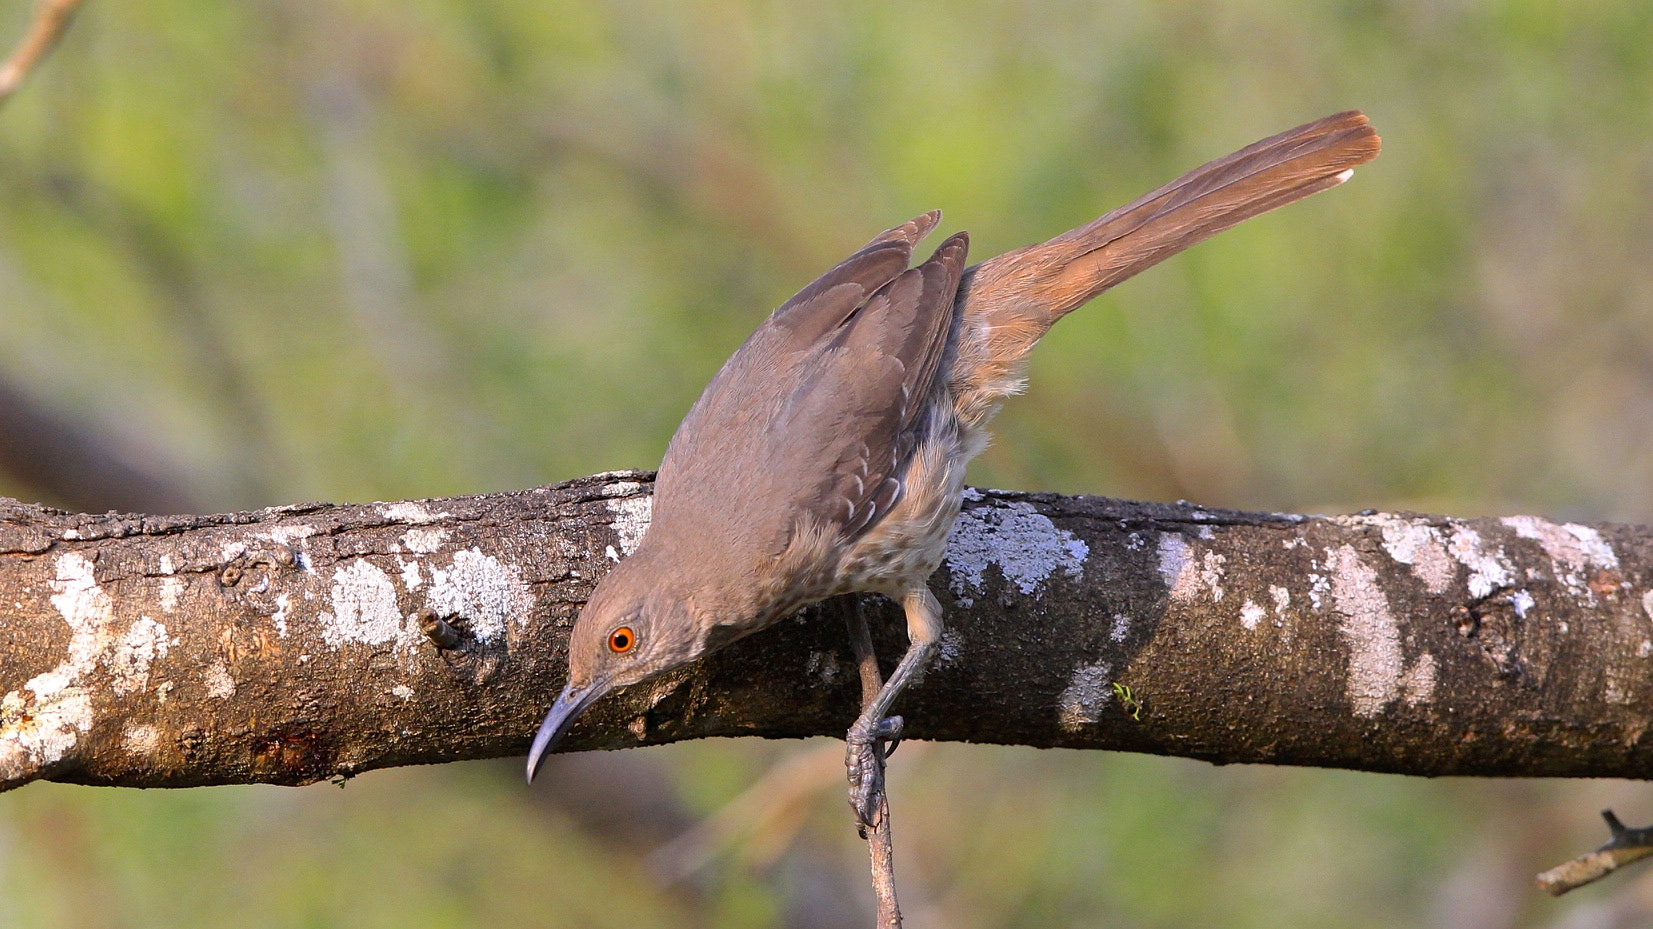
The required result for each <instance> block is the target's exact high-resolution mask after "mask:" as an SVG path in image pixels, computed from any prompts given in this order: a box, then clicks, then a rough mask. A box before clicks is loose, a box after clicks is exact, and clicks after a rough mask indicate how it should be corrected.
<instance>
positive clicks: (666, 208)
mask: <svg viewBox="0 0 1653 929" xmlns="http://www.w3.org/2000/svg"><path fill="white" fill-rule="evenodd" d="M29 7H30V4H28V3H24V2H9V3H7V4H6V5H5V9H4V10H3V11H0V28H3V29H4V32H3V34H0V41H3V42H4V43H5V44H9V43H10V42H11V41H13V39H14V38H15V36H17V35H18V34H20V33H21V31H22V29H23V26H24V24H25V23H26V22H27V20H28V17H29V14H30V9H29ZM1649 36H1653V4H1648V3H1646V2H1643V0H1625V2H1613V0H1582V2H1572V3H1566V4H1559V3H1551V2H1539V0H1533V2H1509V3H1493V2H1473V0H1406V2H1394V3H1379V2H1339V3H1330V4H1313V5H1306V6H1305V5H1289V4H1279V3H1265V2H1256V0H1234V2H1228V3H1223V4H1220V5H1212V4H1203V3H1189V2H1180V0H1174V2H1150V0H1126V2H1112V3H1091V2H1034V0H1028V2H1021V3H1008V2H1007V3H985V2H963V0H908V2H901V3H890V2H884V0H864V2H862V0H850V2H839V3H814V4H805V3H788V2H767V3H764V2H739V0H704V2H700V3H694V4H682V5H671V4H658V3H650V2H642V0H633V2H627V0H613V2H562V0H559V2H529V0H404V2H394V3H392V2H369V0H361V2H339V0H309V2H304V3H289V2H274V0H253V2H246V3H217V2H207V0H151V2H146V3H141V4H123V3H114V2H107V0H92V2H91V3H90V4H89V5H88V6H87V8H86V9H85V10H84V11H83V13H82V15H81V16H80V18H79V19H78V21H77V22H76V23H75V25H74V26H73V28H72V29H71V31H70V33H69V35H68V37H67V40H66V41H65V42H64V44H63V45H62V46H61V47H60V48H59V49H58V51H57V52H56V53H55V55H54V57H53V58H52V59H50V60H49V61H48V62H47V63H46V65H45V67H44V68H43V69H42V70H41V71H40V72H39V73H37V75H36V76H35V78H34V79H33V81H32V82H31V83H30V84H29V85H28V86H26V87H25V88H24V90H23V91H22V93H21V95H20V96H19V97H18V98H16V99H14V100H13V101H12V102H10V103H8V104H7V105H6V107H5V108H4V109H3V110H0V423H4V426H3V428H4V430H5V433H6V434H4V435H0V447H3V448H5V449H6V450H7V451H5V452H4V453H3V455H4V461H3V462H0V493H4V494H7V495H12V496H17V497H21V498H24V499H29V500H41V501H45V502H50V503H55V504H58V505H61V506H66V507H72V508H75V509H86V510H102V509H106V508H110V507H118V508H122V509H141V510H159V509H173V510H183V511H220V510H226V509H235V508H245V507H255V506H262V505H267V504H274V503H283V502H292V501H299V500H311V499H327V500H333V501H341V502H342V501H365V500H374V499H386V500H393V499H399V498H405V497H416V496H419V497H422V496H433V495H443V494H457V493H470V492H478V491H488V490H499V489H506V488H517V487H523V486H529V485H533V484H538V483H546V482H552V481H556V480H561V479H565V478H570V477H574V476H578V475H584V474H588V473H592V472H596V471H601V470H605V469H612V468H622V467H650V466H653V465H654V464H655V463H656V462H658V460H659V457H660V454H661V452H662V450H663V449H664V446H665V443H666V440H667V439H668V437H669V436H670V433H671V430H672V429H673V427H674V426H675V424H676V422H677V420H678V419H679V418H680V417H681V415H682V414H683V412H684V411H685V410H686V409H687V407H688V405H689V404H690V402H691V401H692V400H693V399H694V397H695V396H696V394H697V393H698V391H699V390H700V388H701V386H702V385H703V384H704V383H705V381H706V379H707V378H708V377H709V376H710V374H711V373H712V372H713V371H714V370H715V369H716V367H717V366H718V364H720V363H721V361H722V359H723V358H724V357H725V356H726V355H727V354H728V352H730V351H731V350H732V349H733V348H734V347H735V346H736V345H737V344H738V343H739V342H740V340H741V339H742V338H744V336H745V334H746V333H747V332H748V331H749V330H750V329H751V328H752V327H753V326H754V325H755V324H756V323H757V321H758V320H759V319H761V317H762V316H763V315H764V314H765V313H766V312H767V311H768V309H769V308H771V307H773V306H774V305H776V304H778V303H779V302H780V301H781V300H783V299H784V298H785V297H786V296H788V295H789V294H790V293H791V292H792V291H793V290H795V289H796V288H797V287H799V286H801V285H802V284H804V283H806V282H807V281H808V280H810V279H811V278H812V277H813V276H814V275H815V274H817V273H819V272H820V271H821V270H823V269H824V268H826V267H827V266H829V265H830V264H832V263H833V262H835V261H836V260H838V259H839V258H840V257H842V256H843V255H845V254H847V253H848V252H849V251H851V250H852V249H853V248H855V247H857V246H858V245H859V244H860V243H861V242H862V241H864V240H865V239H866V238H867V237H869V236H870V235H872V234H873V233H875V232H877V231H878V230H880V229H882V228H884V227H886V226H889V225H892V224H894V223H897V222H900V221H902V220H905V219H906V218H908V217H909V216H911V215H913V214H916V213H918V212H921V211H923V210H927V209H930V208H933V207H937V206H940V207H943V208H945V209H946V210H947V217H946V220H945V221H944V226H943V229H944V231H947V230H952V229H956V228H961V227H964V228H969V229H970V230H971V232H972V234H973V236H974V238H973V245H974V250H975V252H976V253H977V254H978V255H981V256H986V255H990V254H994V253H996V252H998V251H1002V250H1004V249H1007V248H1011V247H1015V246H1018V245H1022V244H1025V243H1027V242H1031V241H1035V240H1039V239H1043V238H1046V237H1048V236H1050V235H1052V234H1054V233H1057V232H1061V231H1063V230H1065V229H1067V228H1069V227H1071V226H1073V225H1076V224H1078V223H1080V222H1083V221H1085V220H1088V219H1089V218H1091V217H1093V216H1095V215H1097V214H1099V213H1101V212H1103V211H1105V210H1107V209H1109V208H1112V207H1113V206H1115V205H1118V204H1119V203H1122V202H1124V201H1126V200H1128V199H1130V198H1132V197H1134V196H1136V195H1137V194H1139V193H1141V192H1143V191H1145V190H1147V189H1149V188H1150V187H1152V186H1155V185H1157V184H1159V183H1161V182H1163V181H1165V180H1168V179H1170V178H1171V177H1173V176H1175V175H1176V174H1179V173H1181V172H1182V171H1184V170H1186V169H1188V168H1190V167H1193V166H1194V165H1197V164H1199V163H1201V162H1203V161H1205V160H1207V159H1208V158H1211V157H1215V156H1218V155H1221V154H1224V153H1226V152H1228V151H1230V150H1232V149H1234V148H1237V147H1239V146H1240V145H1242V144H1245V143H1247V142H1249V141H1252V140H1253V139H1255V138H1258V137H1261V136H1264V135H1268V134H1271V133H1273V132H1276V131H1278V130H1281V129H1284V128H1287V127H1289V126H1292V125H1296V124H1297V123H1300V122H1304V121H1307V120H1309V119H1311V118H1314V117H1318V116H1321V115H1323V114H1326V113H1329V112H1332V111H1335V110H1338V109H1343V108H1346V107H1354V106H1358V107H1361V108H1363V109H1365V110H1366V111H1367V112H1368V113H1369V114H1370V115H1371V117H1372V119H1373V121H1374V122H1375V123H1376V125H1377V127H1378V128H1379V130H1380V132H1381V133H1382V135H1383V137H1384V140H1385V152H1384V154H1383V156H1382V157H1381V158H1380V159H1379V160H1378V161H1377V162H1376V163H1375V164H1374V165H1372V166H1370V167H1368V168H1365V169H1362V171H1361V172H1360V173H1359V175H1358V176H1357V178H1356V179H1355V181H1354V182H1353V183H1350V184H1348V185H1346V186H1345V187H1342V188H1340V189H1338V190H1337V191H1335V192H1333V193H1330V194H1327V195H1322V196H1319V197H1316V198H1314V199H1312V200H1311V201H1309V202H1306V203H1302V204H1298V205H1296V206H1293V207H1291V208H1289V209H1287V210H1285V211H1282V212H1279V213H1274V214H1271V215H1269V216H1267V217H1264V218H1261V219H1258V220H1254V221H1252V222H1250V223H1247V224H1246V225H1244V226H1242V227H1240V228H1238V229H1236V230H1234V231H1231V232H1228V233H1225V234H1224V235H1222V236H1221V237H1219V238H1218V239H1216V240H1213V241H1211V242H1209V243H1207V244H1204V245H1201V246H1199V247H1198V248H1197V249H1195V250H1194V251H1192V252H1190V253H1187V254H1185V255H1183V256H1181V257H1179V258H1177V259H1175V260H1173V261H1171V262H1169V263H1167V264H1166V265H1163V266H1161V267H1159V268H1156V269H1154V270H1153V271H1151V272H1149V273H1147V274H1146V275H1144V276H1143V277H1141V278H1138V279H1136V280H1134V281H1131V282H1130V283H1129V284H1127V285H1125V286H1124V287H1122V288H1121V289H1120V290H1118V291H1116V292H1115V293H1113V294H1110V295H1108V296H1106V297H1104V298H1103V299H1102V300H1100V301H1098V302H1097V303H1096V304H1095V305H1093V306H1092V307H1090V308H1088V309H1086V310H1084V311H1083V312H1080V313H1078V314H1075V315H1074V316H1073V317H1070V318H1069V319H1068V320H1067V321H1065V322H1064V323H1063V324H1062V325H1061V326H1059V327H1057V329H1056V330H1055V332H1054V333H1053V334H1052V335H1051V336H1050V337H1049V338H1048V339H1047V340H1046V343H1045V345H1044V346H1043V347H1042V348H1041V350H1040V351H1039V352H1038V353H1037V354H1036V356H1035V361H1034V365H1033V387H1032V390H1031V392H1030V393H1029V394H1028V395H1027V396H1026V397H1024V398H1021V399H1018V400H1015V401H1013V402H1012V403H1011V404H1010V405H1009V407H1008V409H1007V410H1006V412H1005V413H1004V414H1003V416H1002V417H1001V418H1000V419H999V440H998V442H997V444H996V445H995V446H994V447H993V448H991V449H990V450H989V451H988V452H987V453H986V454H985V455H984V456H983V457H982V458H981V459H980V460H979V461H978V463H977V464H976V465H975V466H974V471H973V472H972V480H973V481H974V482H976V483H979V484H986V485H991V486H1001V487H1015V488H1023V489H1051V490H1060V491H1064V492H1080V491H1084V492H1097V493H1107V494H1111V495H1116V496H1126V497H1137V498H1146V499H1157V500H1175V499H1179V498H1186V499H1190V500H1195V501H1199V502H1202V503H1206V504H1211V505H1219V506H1233V507H1255V508H1267V509H1274V510H1299V511H1321V512H1327V511H1352V510H1358V509H1361V508H1364V507H1378V508H1384V509H1415V510H1422V511H1430V512H1446V513H1451V514H1455V515H1498V514H1507V513H1516V512H1531V513H1538V514H1544V515H1550V516H1557V517H1566V518H1569V519H1579V520H1620V521H1630V522H1644V523H1645V522H1650V521H1653V479H1650V478H1653V42H1650V41H1649ZM76 443H79V444H78V445H77V444H76ZM47 448H58V449H63V448H69V449H79V450H80V451H78V452H76V453H75V454H71V455H69V456H68V457H67V458H66V459H48V458H47V457H46V453H45V451H43V450H44V449H47ZM87 462H92V463H94V465H95V466H93V467H86V463H87ZM839 751H840V750H839V746H838V744H837V743H831V742H828V741H825V740H822V741H820V742H815V743H764V742H746V741H720V742H707V743H700V744H692V745H681V746H673V747H667V748H661V749H650V750H646V751H634V752H624V753H618V754H615V755H593V756H579V757H568V758H560V759H558V760H555V761H553V763H552V764H551V765H550V768H549V775H550V776H549V778H548V783H545V784H543V785H536V788H535V789H534V790H532V791H529V790H525V789H524V788H523V786H522V784H521V781H520V774H519V765H518V763H517V762H515V761H500V762H497V763H478V764H465V765H453V766H447V767H439V768H430V769H418V770H399V771H389V772H377V773H372V774H368V775H365V776H363V777H360V778H358V779H356V780H354V781H351V782H350V783H349V784H348V785H347V786H346V787H345V789H343V790H341V789H339V788H338V787H336V786H330V785H319V786H315V787H310V788H304V789H296V790H295V789H282V788H221V789H204V790H189V791H178V792H165V791H146V792H137V791H130V792H129V791H115V790H99V789H89V788H75V787H65V786H58V785H51V784H38V785H32V786H30V787H27V788H25V789H23V790H21V791H18V792H16V793H13V794H9V795H5V796H0V925H3V926H7V927H12V926H16V927H31V929H32V927H54V929H55V927H75V929H78V927H98V929H102V927H151V926H154V927H163V926H164V927H176V926H247V927H264V926H269V927H277V926H281V927H287V926H305V927H335V926H337V927H381V926H383V927H392V926H394V927H414V929H420V927H450V926H451V927H464V926H491V925H511V926H522V927H533V926H550V927H562V926H567V927H651V926H673V927H676V926H686V927H702V926H704V927H710V926H729V927H763V926H797V927H817V926H819V927H826V926H850V925H869V924H870V906H871V903H870V893H869V891H868V890H867V887H866V880H865V878H864V873H865V871H864V869H865V855H864V851H863V849H862V846H861V844H860V843H859V841H858V840H856V839H855V837H854V833H853V830H852V829H851V828H850V826H849V820H848V814H847V810H846V807H845V806H844V803H843V799H842V792H843V791H842V781H841V774H840V768H839V759H840V754H839ZM892 778H893V786H892V791H893V795H892V802H893V804H894V809H895V812H896V817H897V818H896V821H895V829H896V840H897V854H898V862H899V867H900V872H899V873H900V879H901V890H902V893H903V902H904V904H905V909H906V912H907V915H908V924H909V925H910V926H911V927H913V929H926V927H941V926H946V927H958V929H970V927H1035V926H1036V927H1053V926H1084V927H1092V926H1106V927H1117V929H1135V927H1143V929H1148V927H1152V929H1161V927H1165V929H1169V927H1186V926H1202V927H1203V926H1210V927H1315V929H1327V927H1330V929H1338V927H1358V929H1367V927H1371V929H1376V927H1451V929H1505V927H1556V929H1563V927H1565V929H1594V927H1630V926H1646V925H1648V924H1650V923H1653V880H1650V875H1649V874H1629V875H1621V876H1619V877H1617V878H1615V879H1613V880H1611V881H1608V882H1605V883H1604V884H1603V885H1598V886H1596V887H1592V888H1589V889H1586V890H1583V891H1580V892H1577V893H1575V894H1574V895H1573V896H1572V897H1570V898H1567V899H1565V900H1563V901H1560V902H1555V901H1551V900H1549V899H1547V898H1543V897H1541V896H1540V895H1539V894H1538V893H1537V892H1536V891H1534V890H1533V889H1532V888H1531V885H1530V879H1531V875H1532V873H1533V872H1535V871H1537V870H1540V869H1542V868H1544V867H1548V866H1549V865H1552V864H1554V863H1557V862H1558V861H1560V860H1562V859H1564V858H1567V857H1570V856H1571V855H1573V854H1575V853H1578V852H1581V851H1583V850H1585V849H1587V848H1591V847H1594V846H1595V845H1596V844H1599V842H1600V841H1602V840H1603V839H1604V837H1605V833H1604V830H1603V828H1602V826H1601V824H1600V822H1599V820H1597V819H1596V811H1597V810H1598V809H1600V808H1602V807H1604V806H1613V807H1615V808H1616V809H1617V810H1618V811H1619V812H1620V813H1621V815H1623V816H1624V818H1625V819H1626V820H1627V821H1632V822H1645V821H1648V820H1653V789H1649V788H1648V787H1647V786H1646V785H1641V784H1626V783H1613V782H1601V783H1545V782H1537V781H1507V782H1496V783H1495V782H1475V781H1465V780H1442V781H1424V780H1418V779H1409V778H1400V777H1385V776H1376V775H1363V774H1352V773H1345V772H1325V771H1305V770H1287V769H1272V768H1255V767H1254V768H1228V769H1219V768H1213V767H1209V766H1206V765H1203V764H1199V763H1194V762H1188V761H1181V760H1168V759H1159V758H1146V757H1134V756H1121V755H1107V754H1102V753H1079V752H1053V751H1036V750H1031V749H1021V750H1017V749H1003V748H986V747H974V746H962V745H917V744H914V745H909V746H906V747H904V748H903V751H902V753H901V755H900V756H898V757H897V759H896V764H895V767H894V772H893V774H892Z"/></svg>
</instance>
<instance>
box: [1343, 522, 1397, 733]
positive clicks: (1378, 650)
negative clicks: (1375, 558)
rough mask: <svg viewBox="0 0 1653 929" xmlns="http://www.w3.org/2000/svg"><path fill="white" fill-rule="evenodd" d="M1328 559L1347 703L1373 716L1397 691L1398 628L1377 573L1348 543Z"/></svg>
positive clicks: (1358, 713) (1357, 712)
mask: <svg viewBox="0 0 1653 929" xmlns="http://www.w3.org/2000/svg"><path fill="white" fill-rule="evenodd" d="M1330 562H1331V563H1330V570H1331V572H1332V603H1333V609H1334V610H1335V611H1336V612H1337V614H1338V617H1339V620H1340V622H1339V623H1338V632H1340V633H1341V634H1342V637H1343V642H1344V644H1345V645H1346V646H1348V649H1349V673H1348V680H1347V682H1346V683H1347V686H1346V688H1345V690H1346V692H1347V694H1348V697H1349V704H1350V706H1351V707H1353V709H1354V712H1355V715H1356V716H1364V717H1372V716H1376V715H1377V714H1378V713H1380V712H1382V711H1383V708H1384V707H1385V706H1387V705H1388V704H1389V703H1390V702H1391V701H1393V700H1394V699H1395V697H1396V696H1397V695H1398V693H1399V691H1400V678H1401V673H1402V671H1403V670H1404V668H1403V667H1402V666H1403V664H1404V659H1403V658H1402V656H1401V651H1400V627H1399V625H1398V624H1397V623H1396V622H1395V617H1394V614H1393V613H1391V612H1390V611H1389V601H1388V598H1387V597H1385V596H1384V594H1383V588H1382V587H1381V586H1379V585H1378V575H1377V572H1376V571H1374V570H1373V569H1372V568H1371V566H1369V565H1367V564H1366V563H1365V562H1364V561H1361V559H1360V553H1359V552H1356V551H1355V550H1354V548H1353V546H1349V545H1344V546H1341V547H1340V548H1338V549H1337V550H1336V551H1334V552H1332V553H1331V559H1330Z"/></svg>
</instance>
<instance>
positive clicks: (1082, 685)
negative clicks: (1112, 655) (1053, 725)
mask: <svg viewBox="0 0 1653 929" xmlns="http://www.w3.org/2000/svg"><path fill="white" fill-rule="evenodd" d="M1112 671H1113V669H1112V668H1111V667H1110V666H1109V665H1108V663H1107V662H1106V661H1098V662H1094V663H1092V664H1086V665H1080V666H1079V667H1078V669H1076V670H1075V671H1074V672H1073V677H1072V678H1071V679H1069V681H1068V686H1067V687H1066V688H1065V689H1064V690H1063V691H1062V696H1061V697H1060V698H1059V699H1058V700H1057V703H1056V707H1057V722H1058V723H1059V724H1060V725H1061V727H1062V728H1063V729H1065V730H1067V731H1068V732H1078V731H1079V730H1081V729H1083V728H1085V727H1086V726H1090V725H1094V724H1095V723H1096V721H1097V720H1099V719H1101V718H1102V710H1103V709H1104V708H1106V707H1107V705H1108V701H1110V700H1112V699H1113V679H1112V678H1111V677H1110V675H1111V674H1112Z"/></svg>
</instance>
